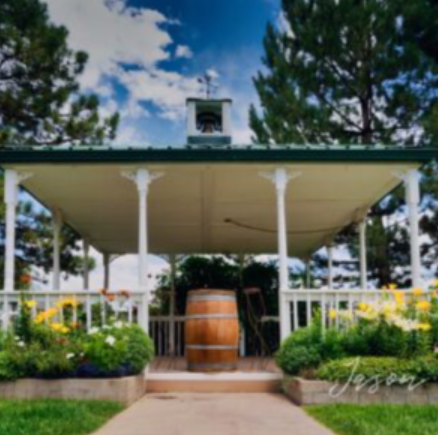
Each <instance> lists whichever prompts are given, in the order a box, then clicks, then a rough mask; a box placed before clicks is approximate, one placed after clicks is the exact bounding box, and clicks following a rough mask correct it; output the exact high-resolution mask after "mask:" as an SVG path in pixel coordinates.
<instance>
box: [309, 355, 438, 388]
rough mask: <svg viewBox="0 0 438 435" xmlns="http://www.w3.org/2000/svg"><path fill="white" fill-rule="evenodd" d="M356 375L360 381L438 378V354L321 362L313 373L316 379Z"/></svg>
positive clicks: (429, 379) (349, 377)
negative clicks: (406, 357)
mask: <svg viewBox="0 0 438 435" xmlns="http://www.w3.org/2000/svg"><path fill="white" fill-rule="evenodd" d="M352 375H354V377H356V376H359V375H360V377H361V382H362V380H363V381H365V380H370V379H376V378H378V379H382V380H386V379H394V380H395V378H394V376H395V377H396V378H398V380H399V381H400V380H403V379H406V378H411V379H415V381H420V380H423V381H428V382H436V381H438V357H437V355H428V356H422V357H417V358H411V359H403V358H396V357H358V358H343V359H339V360H334V361H329V362H326V363H324V364H322V365H321V366H320V367H319V369H318V370H317V372H316V376H317V378H319V379H324V380H328V381H347V380H349V379H351V378H352Z"/></svg>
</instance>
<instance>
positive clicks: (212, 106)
mask: <svg viewBox="0 0 438 435" xmlns="http://www.w3.org/2000/svg"><path fill="white" fill-rule="evenodd" d="M231 103H232V101H231V100H230V99H227V98H225V99H200V98H188V99H187V143H188V144H189V145H229V144H231V117H230V112H231Z"/></svg>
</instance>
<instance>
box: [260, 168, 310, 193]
mask: <svg viewBox="0 0 438 435" xmlns="http://www.w3.org/2000/svg"><path fill="white" fill-rule="evenodd" d="M259 175H260V177H262V178H265V179H267V180H269V181H271V182H272V183H274V184H275V187H276V188H277V189H279V190H285V189H286V186H287V184H288V183H289V181H291V180H294V179H295V178H298V177H300V176H301V175H302V172H291V171H288V170H287V169H284V168H277V169H275V170H274V171H273V172H265V171H262V172H259Z"/></svg>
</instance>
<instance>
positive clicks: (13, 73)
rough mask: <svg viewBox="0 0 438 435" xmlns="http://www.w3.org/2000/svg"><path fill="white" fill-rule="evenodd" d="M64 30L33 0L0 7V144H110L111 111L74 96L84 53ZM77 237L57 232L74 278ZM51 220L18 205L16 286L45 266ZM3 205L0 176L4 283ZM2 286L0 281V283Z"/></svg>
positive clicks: (8, 0)
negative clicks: (103, 112)
mask: <svg viewBox="0 0 438 435" xmlns="http://www.w3.org/2000/svg"><path fill="white" fill-rule="evenodd" d="M67 39H68V32H67V30H66V29H65V28H64V27H62V26H56V25H54V24H52V23H51V21H50V17H49V15H48V12H47V6H46V5H45V4H44V3H42V2H41V1H40V0H2V1H1V2H0V147H1V146H6V145H8V146H11V145H12V146H16V147H22V146H41V145H51V146H57V145H60V144H64V143H69V144H72V145H75V144H89V145H99V144H101V143H102V142H104V141H106V140H110V139H113V138H114V137H115V134H116V130H117V124H118V114H117V113H116V114H114V115H112V116H110V117H109V118H107V119H101V117H100V116H99V100H98V98H97V96H95V95H93V94H81V93H80V92H79V84H78V77H79V76H80V74H81V73H82V72H83V70H84V67H85V65H86V62H87V55H86V53H84V52H75V51H73V50H71V49H70V48H69V47H68V43H67ZM77 242H78V235H77V234H75V233H74V232H73V231H72V230H71V229H69V228H68V227H65V228H64V229H63V232H62V244H63V246H62V249H61V251H62V256H61V267H62V269H63V270H64V271H67V272H69V273H75V274H77V273H79V272H80V269H81V266H82V259H81V258H80V257H78V251H79V249H78V246H77ZM51 244H52V234H51V219H50V218H49V217H48V216H47V214H46V213H41V212H36V211H35V210H33V208H32V206H31V204H22V205H21V206H20V208H19V218H18V220H17V245H18V246H17V253H19V254H17V276H16V278H17V286H20V283H19V277H20V276H21V275H22V274H23V273H24V272H28V271H29V265H34V266H39V267H41V268H42V269H43V270H45V271H48V270H50V267H51V255H52V252H51ZM3 258H4V206H3V180H2V177H1V174H0V279H1V280H2V279H3V276H2V275H3ZM0 285H1V284H0Z"/></svg>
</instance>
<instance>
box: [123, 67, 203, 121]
mask: <svg viewBox="0 0 438 435" xmlns="http://www.w3.org/2000/svg"><path fill="white" fill-rule="evenodd" d="M119 79H120V81H121V83H123V84H124V85H125V86H126V88H127V89H129V92H130V94H131V95H132V97H133V98H135V99H137V100H140V101H153V102H154V104H156V105H157V106H158V107H160V109H161V116H162V117H164V118H166V119H171V120H173V119H178V118H181V117H182V116H184V113H185V100H186V98H187V97H188V96H193V95H197V94H198V92H199V86H200V85H199V83H198V81H197V79H196V78H191V77H185V76H183V75H181V74H179V73H176V72H169V71H163V70H158V69H156V70H153V71H148V70H135V71H123V70H121V71H120V72H119Z"/></svg>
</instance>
